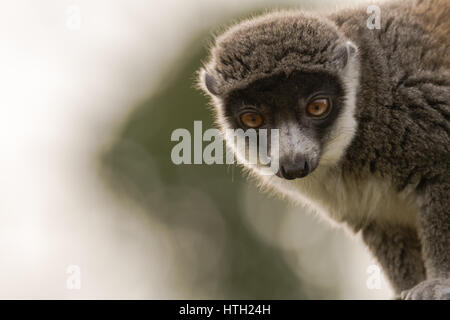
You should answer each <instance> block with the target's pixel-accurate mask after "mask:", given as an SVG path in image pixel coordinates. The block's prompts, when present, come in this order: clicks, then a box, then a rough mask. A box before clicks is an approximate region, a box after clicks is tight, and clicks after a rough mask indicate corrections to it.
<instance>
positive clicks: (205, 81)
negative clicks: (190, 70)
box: [200, 69, 218, 96]
mask: <svg viewBox="0 0 450 320" xmlns="http://www.w3.org/2000/svg"><path fill="white" fill-rule="evenodd" d="M200 81H201V83H202V86H203V88H204V89H206V90H207V91H208V92H209V93H210V94H212V95H214V96H217V95H218V91H217V81H216V79H215V78H214V77H213V76H212V75H211V74H210V73H208V72H207V71H206V70H205V69H202V71H201V73H200Z"/></svg>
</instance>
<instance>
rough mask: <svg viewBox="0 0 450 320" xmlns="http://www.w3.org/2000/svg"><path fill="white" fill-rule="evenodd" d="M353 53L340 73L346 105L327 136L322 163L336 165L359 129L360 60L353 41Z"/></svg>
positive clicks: (348, 44)
mask: <svg viewBox="0 0 450 320" xmlns="http://www.w3.org/2000/svg"><path fill="white" fill-rule="evenodd" d="M347 46H348V47H349V46H351V48H352V50H354V51H353V53H351V54H350V50H348V51H349V56H350V57H349V61H348V63H347V65H346V67H345V68H344V70H343V71H342V73H341V74H340V78H341V81H342V83H343V85H344V90H345V92H346V95H345V105H344V108H343V111H342V113H341V114H340V116H339V118H338V119H336V122H335V124H334V125H333V128H332V130H331V132H330V134H329V136H328V137H327V142H326V143H325V144H324V146H323V150H322V156H321V160H320V162H321V164H322V165H334V164H336V163H337V162H339V160H340V159H341V158H342V156H343V154H344V152H345V150H346V149H347V147H348V146H349V145H350V143H351V141H352V139H353V137H354V135H355V133H356V129H357V123H356V120H355V109H356V94H357V91H358V87H359V77H360V74H359V60H358V56H357V48H356V46H355V45H353V44H352V43H350V42H349V43H347Z"/></svg>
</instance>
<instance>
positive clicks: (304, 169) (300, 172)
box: [277, 156, 317, 180]
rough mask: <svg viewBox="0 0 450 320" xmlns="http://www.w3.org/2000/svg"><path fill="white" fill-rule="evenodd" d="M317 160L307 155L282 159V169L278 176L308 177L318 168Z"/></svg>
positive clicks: (290, 177)
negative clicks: (308, 157) (312, 159)
mask: <svg viewBox="0 0 450 320" xmlns="http://www.w3.org/2000/svg"><path fill="white" fill-rule="evenodd" d="M315 162H316V161H311V160H309V159H307V158H306V157H305V156H296V157H295V159H292V158H284V159H280V169H279V170H278V172H277V176H278V177H280V178H284V179H286V180H294V179H297V178H303V177H306V176H307V175H308V174H310V173H311V172H312V171H313V170H314V169H315V168H316V166H317V165H316V164H315Z"/></svg>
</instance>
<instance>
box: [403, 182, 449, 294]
mask: <svg viewBox="0 0 450 320" xmlns="http://www.w3.org/2000/svg"><path fill="white" fill-rule="evenodd" d="M424 191H425V193H424V197H423V200H424V201H423V205H422V208H421V212H420V216H419V235H420V238H421V242H422V248H423V257H424V260H425V267H426V274H427V280H425V281H423V282H422V283H420V284H418V285H417V286H415V287H414V288H412V289H410V290H407V291H404V292H402V298H403V299H414V300H418V299H445V300H450V183H445V182H444V183H443V182H442V181H440V182H439V183H436V182H435V183H433V184H430V185H428V186H426V187H425V188H424Z"/></svg>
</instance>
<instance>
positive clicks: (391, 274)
mask: <svg viewBox="0 0 450 320" xmlns="http://www.w3.org/2000/svg"><path fill="white" fill-rule="evenodd" d="M362 236H363V240H364V242H365V243H366V245H367V246H368V247H369V249H370V250H371V251H372V253H373V254H374V255H375V257H376V258H377V260H378V262H379V263H380V265H381V266H382V268H383V270H384V271H385V273H386V276H387V277H388V279H389V281H390V283H391V285H392V287H393V289H394V291H395V294H396V296H397V297H399V295H400V293H401V292H402V291H403V290H407V289H410V288H412V287H414V286H415V285H417V284H418V283H420V282H422V281H423V280H424V279H425V267H424V263H423V260H422V254H421V245H420V241H419V238H418V235H417V232H416V231H415V230H413V229H411V228H408V227H402V226H389V227H388V226H380V225H378V224H376V223H372V224H370V225H369V226H367V227H365V228H364V229H363V231H362Z"/></svg>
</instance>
